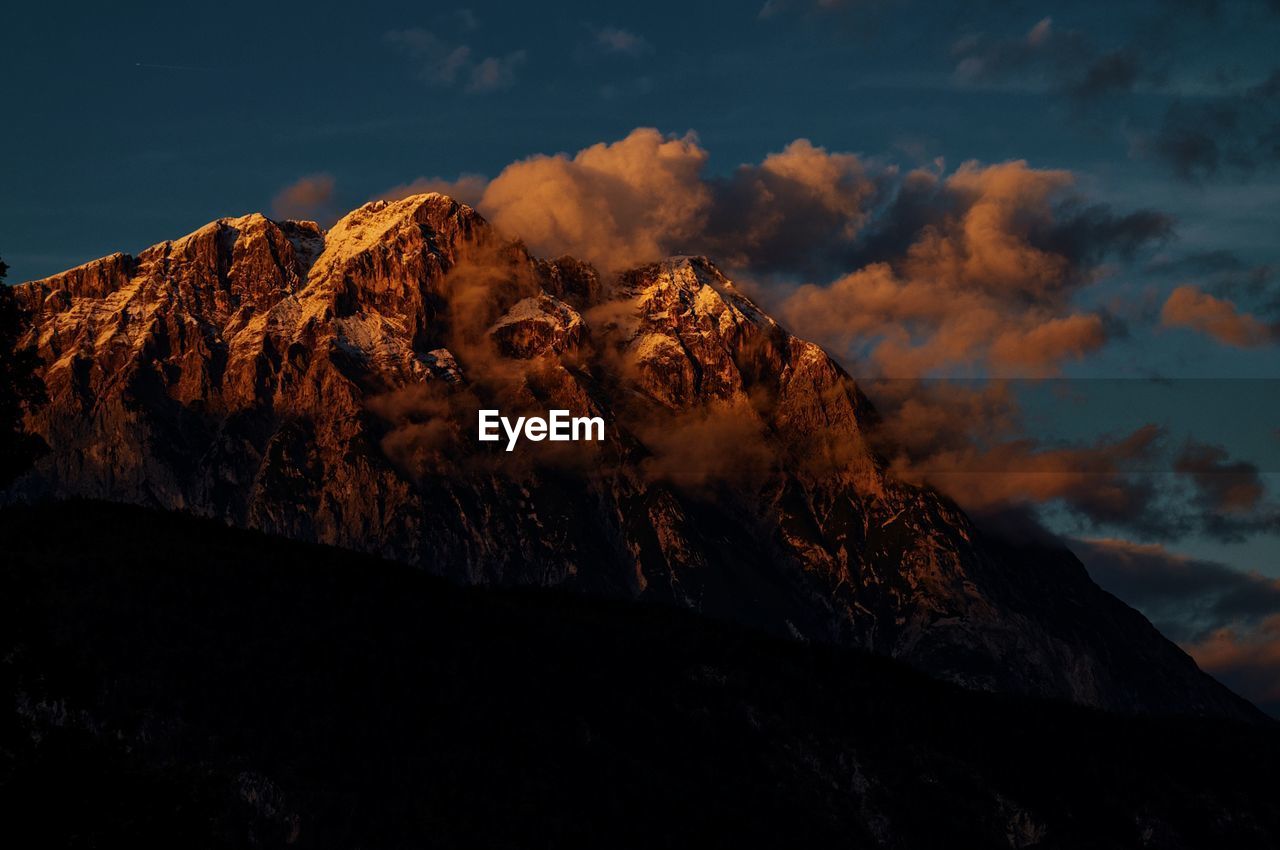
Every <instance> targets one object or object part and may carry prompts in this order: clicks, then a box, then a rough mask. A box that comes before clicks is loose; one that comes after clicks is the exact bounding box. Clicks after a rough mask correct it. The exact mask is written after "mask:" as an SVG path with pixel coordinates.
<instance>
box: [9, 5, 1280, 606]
mask: <svg viewBox="0 0 1280 850" xmlns="http://www.w3.org/2000/svg"><path fill="white" fill-rule="evenodd" d="M1277 7H1280V4H1277V3H1275V2H1268V0H1257V2H1238V3H1226V2H1220V3H1219V2H1213V0H1181V2H1098V3H1070V4H1068V3H1062V2H981V0H979V2H965V3H925V2H922V1H921V0H916V2H912V0H843V2H842V0H769V2H768V3H765V2H764V0H749V2H699V3H690V2H664V0H652V2H648V3H643V4H600V3H595V2H564V3H493V2H479V0H477V2H470V3H467V4H465V5H451V4H428V3H397V2H387V3H379V4H373V5H371V6H368V7H364V8H362V7H360V6H359V5H356V4H350V3H344V4H327V3H309V4H274V3H254V4H244V3H221V4H216V5H209V4H191V5H190V6H188V7H183V6H180V5H175V4H172V3H131V4H101V3H93V4H88V3H84V4H78V3H69V4H51V3H45V4H9V5H8V6H6V8H5V10H4V11H3V12H0V28H2V30H3V32H4V33H5V35H6V38H5V44H4V49H3V51H2V52H0V98H2V102H3V114H4V127H5V129H4V132H3V133H0V256H3V257H4V259H5V260H6V261H7V262H8V263H9V265H10V266H11V272H10V281H11V282H14V281H21V280H25V279H31V278H35V277H40V276H43V275H47V274H50V273H53V272H56V271H60V270H62V269H64V268H67V267H70V266H73V265H76V264H79V263H81V262H84V261H86V260H89V259H92V258H94V257H97V256H101V255H104V254H107V253H110V252H112V251H116V250H124V251H130V252H136V251H138V250H140V249H142V248H144V247H146V246H147V245H150V244H152V243H155V242H158V241H161V240H163V239H166V238H172V237H176V236H178V235H181V234H183V233H186V232H189V231H191V230H193V229H195V228H196V227H198V226H200V225H201V224H203V223H205V222H207V221H210V220H212V219H214V218H217V217H220V216H225V215H235V214H241V213H244V212H249V211H255V210H264V211H270V209H271V207H272V201H273V198H275V197H276V196H277V194H278V193H279V192H280V191H281V190H282V189H284V188H285V187H286V186H289V185H290V184H293V183H294V182H295V181H297V180H299V179H300V178H303V177H305V176H307V175H314V174H325V175H328V176H330V177H331V178H332V181H333V186H334V189H333V197H332V198H330V199H329V203H330V205H331V207H332V209H333V211H334V212H335V213H340V212H342V211H344V210H346V209H348V208H350V207H354V206H356V205H358V204H359V203H361V202H363V201H365V200H367V199H369V198H370V197H373V196H376V195H378V194H379V193H381V192H384V191H386V190H387V189H388V188H390V187H393V186H396V185H400V184H405V183H408V182H410V181H412V180H414V179H415V178H420V177H443V178H448V179H452V178H455V177H457V176H458V175H460V174H464V173H478V174H482V175H486V176H488V177H493V176H495V175H497V174H498V173H499V172H500V171H502V169H503V168H504V167H505V166H506V165H507V164H509V163H511V162H513V161H516V160H519V159H522V158H525V157H528V156H530V155H533V154H537V153H546V154H552V153H556V152H560V151H565V152H569V153H572V152H574V151H577V150H580V149H582V148H584V147H587V146H589V145H592V144H594V143H597V142H608V141H616V140H618V139H621V138H623V137H625V136H627V134H628V133H629V132H630V131H631V130H633V129H634V128H636V127H655V128H657V129H658V130H660V131H662V132H663V133H671V134H684V133H686V132H688V131H693V132H695V133H696V134H697V139H698V144H699V145H700V146H701V147H702V148H703V149H705V150H706V151H708V152H709V153H710V160H709V163H708V165H707V169H706V171H707V175H708V176H709V177H712V178H714V177H715V176H716V175H720V176H727V175H730V174H731V172H733V170H734V169H735V167H736V166H738V165H739V164H740V163H748V162H749V163H758V162H760V161H761V159H762V158H763V157H764V156H766V155H767V154H769V153H771V152H777V151H780V150H782V149H783V147H784V146H785V145H787V143H789V142H791V141H792V140H794V139H797V138H807V139H809V140H811V141H812V142H813V143H814V144H815V145H820V146H823V147H825V148H826V149H827V150H830V151H849V152H855V153H858V154H859V155H860V156H861V157H863V159H864V160H865V161H867V162H872V163H877V164H879V165H888V164H893V165H897V166H899V167H900V168H901V169H902V170H904V171H905V170H909V169H911V168H914V167H918V166H927V167H929V168H932V169H935V170H937V169H941V173H949V172H951V171H953V170H954V169H955V168H956V167H957V166H959V165H960V164H961V163H963V162H965V161H967V160H977V161H979V162H981V163H984V164H990V163H999V162H1003V161H1006V160H1013V159H1024V160H1027V162H1028V163H1029V165H1030V166H1032V167H1034V168H1041V169H1047V168H1053V169H1067V170H1069V171H1071V172H1072V173H1073V174H1074V176H1075V181H1076V187H1077V189H1078V190H1079V192H1080V195H1081V197H1082V198H1083V201H1082V203H1089V204H1108V205H1110V209H1112V210H1114V211H1116V214H1117V215H1123V214H1125V213H1127V212H1131V211H1135V210H1152V211H1155V212H1157V213H1159V214H1160V215H1163V216H1168V217H1169V219H1170V220H1171V222H1172V232H1171V233H1170V234H1168V235H1167V236H1166V237H1165V238H1163V239H1160V240H1155V241H1153V242H1151V243H1150V244H1145V243H1144V245H1143V246H1142V248H1141V250H1139V251H1137V252H1136V253H1135V254H1134V255H1133V256H1128V257H1124V258H1121V259H1117V258H1113V257H1107V258H1105V259H1103V258H1099V259H1098V260H1097V263H1096V268H1094V269H1093V270H1094V271H1095V272H1096V273H1097V274H1098V276H1099V278H1100V282H1099V283H1098V284H1096V285H1094V286H1091V287H1085V288H1083V289H1082V290H1081V291H1080V292H1079V293H1078V295H1077V296H1075V298H1076V304H1075V307H1074V308H1073V309H1076V308H1078V309H1092V310H1097V311H1100V313H1102V314H1105V315H1106V316H1107V317H1108V321H1113V322H1114V324H1115V327H1120V326H1123V327H1122V329H1121V330H1118V331H1115V332H1109V334H1108V342H1107V344H1106V345H1105V346H1103V347H1101V348H1100V349H1098V350H1094V351H1092V352H1091V353H1090V354H1089V356H1087V357H1085V358H1083V359H1081V360H1079V361H1073V362H1070V363H1067V364H1065V365H1064V367H1063V373H1064V374H1065V375H1067V376H1068V377H1073V378H1126V379H1135V378H1137V379H1150V378H1159V379H1161V380H1162V383H1160V384H1159V385H1156V384H1152V385H1150V386H1147V387H1146V388H1144V389H1142V390H1140V391H1132V392H1131V391H1128V390H1125V389H1123V387H1121V388H1120V389H1118V390H1117V389H1116V387H1115V386H1114V385H1112V384H1091V385H1090V386H1092V387H1095V388H1101V389H1095V390H1093V391H1091V392H1090V394H1089V395H1090V401H1089V402H1088V403H1086V404H1083V405H1082V404H1080V403H1078V401H1072V402H1065V401H1063V400H1062V399H1063V396H1061V395H1058V396H1045V395H1044V394H1043V393H1039V394H1038V391H1035V390H1028V391H1027V395H1028V396H1037V394H1038V398H1037V399H1035V400H1034V401H1032V402H1029V404H1030V405H1031V406H1030V407H1029V408H1028V410H1029V413H1030V419H1031V420H1032V421H1033V423H1034V428H1035V434H1036V436H1037V438H1038V439H1040V440H1041V441H1042V442H1047V443H1050V444H1054V443H1055V441H1058V440H1061V441H1063V443H1064V444H1065V442H1067V441H1074V442H1077V443H1078V442H1081V441H1085V442H1088V441H1090V440H1097V439H1099V438H1101V437H1104V436H1106V435H1113V436H1114V435H1116V434H1120V433H1123V432H1125V431H1126V429H1130V428H1132V427H1134V426H1135V423H1141V422H1142V421H1147V422H1152V421H1155V422H1159V423H1161V424H1163V425H1165V426H1166V427H1167V428H1168V429H1169V431H1168V434H1167V436H1166V441H1167V443H1168V444H1169V446H1170V447H1171V450H1175V449H1177V447H1178V446H1181V445H1183V443H1184V442H1185V441H1186V440H1194V441H1199V442H1201V443H1204V444H1212V445H1220V446H1222V447H1224V448H1225V450H1226V451H1227V452H1228V455H1229V458H1228V459H1227V460H1223V461H1221V462H1220V463H1218V466H1217V468H1220V469H1226V470H1228V471H1230V470H1236V472H1240V468H1237V467H1235V466H1233V464H1237V463H1245V464H1249V465H1251V467H1252V470H1251V471H1248V472H1247V473H1241V474H1247V475H1248V476H1256V477H1257V479H1258V480H1260V481H1262V482H1263V483H1264V484H1265V485H1266V488H1267V490H1266V496H1265V498H1264V499H1263V500H1262V501H1261V502H1260V503H1259V506H1258V512H1259V513H1258V516H1255V517H1252V519H1253V520H1254V521H1253V522H1252V523H1251V524H1248V525H1247V527H1246V525H1244V524H1242V525H1241V527H1240V528H1239V529H1236V531H1238V533H1210V532H1209V531H1207V530H1206V529H1205V528H1201V527H1199V526H1197V527H1196V528H1194V529H1191V530H1187V529H1183V530H1181V531H1169V530H1167V529H1165V530H1163V531H1162V530H1159V529H1153V528H1148V529H1147V530H1146V531H1143V532H1141V533H1139V532H1135V530H1134V526H1132V525H1129V526H1126V525H1124V524H1123V523H1121V524H1117V525H1114V526H1111V525H1108V524H1107V523H1106V522H1105V521H1099V520H1098V518H1097V517H1096V516H1095V517H1092V518H1090V519H1088V520H1087V521H1085V520H1081V518H1080V515H1079V514H1078V512H1076V513H1073V511H1072V510H1070V509H1064V508H1062V507H1061V506H1049V507H1048V508H1047V509H1046V511H1045V512H1044V515H1045V517H1046V518H1047V519H1048V520H1049V521H1050V522H1051V523H1053V525H1054V527H1055V528H1057V529H1059V530H1061V531H1064V532H1069V533H1073V534H1083V535H1087V536H1091V537H1110V536H1115V537H1125V538H1126V539H1135V538H1134V535H1135V534H1138V537H1139V538H1140V539H1141V540H1142V541H1143V542H1144V543H1152V544H1160V545H1163V546H1165V547H1166V548H1167V551H1168V552H1170V553H1183V554H1184V555H1186V556H1194V557H1196V558H1200V559H1209V560H1214V561H1223V562H1226V563H1228V564H1229V565H1230V566H1231V567H1232V568H1233V569H1235V570H1237V571H1238V572H1248V571H1257V572H1259V573H1261V574H1265V575H1267V576H1271V577H1273V578H1280V544H1278V542H1277V540H1278V538H1277V533H1276V527H1275V522H1274V517H1275V516H1276V514H1275V513H1274V511H1275V501H1274V500H1275V498H1276V492H1275V491H1276V486H1277V483H1278V482H1277V480H1276V478H1277V476H1276V473H1277V472H1280V462H1277V456H1280V451H1278V450H1280V431H1277V430H1276V429H1277V427H1278V426H1280V411H1278V410H1277V407H1278V400H1280V392H1276V391H1275V389H1276V387H1277V386H1278V385H1277V384H1275V383H1274V380H1275V379H1280V353H1278V350H1277V349H1278V348H1280V347H1278V346H1277V345H1276V344H1275V341H1274V340H1275V338H1276V333H1275V331H1274V327H1275V326H1276V323H1277V322H1280V292H1278V288H1280V285H1278V284H1277V282H1276V280H1275V278H1274V275H1273V273H1272V269H1273V268H1275V267H1276V264H1277V263H1278V262H1280V256H1278V255H1280V248H1278V247H1277V242H1278V240H1277V236H1280V232H1278V231H1280V76H1273V75H1274V74H1276V71H1277V67H1280V59H1277V58H1276V55H1275V53H1276V51H1275V45H1276V44H1277V43H1280V9H1278V8H1277ZM939 159H940V160H941V164H940V165H939V164H937V161H938V160H939ZM845 271H852V269H848V270H845ZM801 279H803V278H802V277H798V278H797V281H798V280H801ZM819 282H823V281H819ZM1183 284H1191V285H1194V286H1195V287H1197V288H1198V289H1200V290H1203V291H1205V292H1211V293H1214V294H1215V297H1217V298H1220V299H1228V300H1230V302H1231V304H1232V309H1234V310H1236V311H1237V312H1239V313H1241V314H1247V315H1248V316H1249V317H1251V320H1252V321H1254V323H1255V324H1254V325H1253V327H1255V328H1257V329H1261V328H1265V327H1271V328H1272V330H1271V331H1270V332H1269V333H1270V334H1271V336H1270V342H1261V343H1260V342H1259V340H1258V339H1256V338H1255V339H1253V341H1251V342H1250V343H1249V344H1248V345H1240V344H1227V343H1224V342H1223V339H1222V337H1223V336H1224V334H1222V333H1218V334H1217V336H1215V334H1214V333H1212V332H1202V333H1197V332H1195V331H1194V330H1191V329H1187V328H1170V327H1165V326H1162V323H1161V322H1160V321H1159V320H1158V317H1159V316H1160V315H1161V314H1160V308H1161V304H1162V303H1164V302H1165V300H1166V298H1167V297H1168V296H1169V294H1170V292H1171V291H1172V290H1173V289H1174V288H1175V287H1176V286H1179V285H1183ZM1215 309H1216V308H1215ZM1206 327H1207V326H1206ZM1202 330H1203V328H1202ZM1258 333H1267V332H1266V331H1264V330H1256V332H1255V337H1256V335H1257V334H1258ZM851 368H852V369H853V370H854V371H855V373H856V372H857V368H856V363H855V364H851ZM1191 378H1199V379H1204V378H1209V379H1221V378H1248V379H1255V380H1253V381H1249V382H1235V383H1221V382H1218V383H1214V382H1209V383H1197V382H1195V381H1187V380H1182V379H1191ZM1257 379H1266V380H1257ZM1169 380H1172V383H1168V382H1167V381H1169ZM1157 386H1160V387H1165V388H1166V389H1165V390H1159V389H1156V388H1155V387H1157ZM1206 388H1208V389H1206ZM1211 465H1212V464H1211ZM1179 474H1185V476H1187V480H1188V481H1193V480H1197V481H1198V480H1200V479H1195V478H1194V473H1193V472H1187V471H1186V470H1184V473H1179ZM1233 474H1234V473H1233ZM1195 492H1200V491H1195ZM1201 495H1203V493H1202V494H1201ZM1196 498H1198V497H1197V496H1196V495H1195V494H1194V493H1192V494H1191V495H1187V496H1186V499H1188V500H1191V501H1192V502H1194V500H1195V499H1196ZM1267 511H1272V513H1270V514H1268V513H1267ZM1268 517H1269V518H1270V519H1268ZM1082 522H1084V523H1085V524H1084V525H1082V524H1081V523H1082ZM1219 532H1221V529H1219ZM1144 534H1145V535H1146V536H1145V537H1143V536H1142V535H1144ZM1224 622H1226V621H1224ZM1232 622H1234V621H1232ZM1246 625H1247V624H1246ZM1242 627H1243V626H1242Z"/></svg>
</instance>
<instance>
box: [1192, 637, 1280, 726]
mask: <svg viewBox="0 0 1280 850" xmlns="http://www.w3.org/2000/svg"><path fill="white" fill-rule="evenodd" d="M1185 648H1186V650H1187V652H1188V653H1189V654H1190V655H1191V657H1192V658H1194V659H1195V660H1196V663H1197V664H1199V665H1200V666H1201V667H1203V668H1204V669H1205V670H1208V671H1209V672H1210V673H1212V674H1213V675H1214V676H1217V677H1218V678H1219V679H1221V680H1222V681H1223V682H1225V683H1226V684H1227V685H1229V686H1230V687H1232V688H1235V689H1237V690H1239V691H1240V692H1241V693H1244V694H1248V695H1249V696H1250V697H1251V698H1252V699H1254V700H1255V701H1257V702H1258V703H1259V704H1260V705H1262V707H1264V708H1269V709H1270V710H1271V711H1272V712H1276V711H1277V710H1280V614H1273V615H1272V616H1270V617H1268V618H1267V619H1265V620H1263V621H1262V622H1261V623H1259V624H1258V625H1257V626H1255V627H1253V628H1251V629H1244V628H1235V627H1226V628H1221V629H1218V630H1216V631H1215V632H1213V633H1212V634H1211V635H1209V636H1208V637H1207V638H1205V639H1204V640H1202V641H1200V642H1199V643H1194V644H1191V645H1189V646H1187V647H1185Z"/></svg>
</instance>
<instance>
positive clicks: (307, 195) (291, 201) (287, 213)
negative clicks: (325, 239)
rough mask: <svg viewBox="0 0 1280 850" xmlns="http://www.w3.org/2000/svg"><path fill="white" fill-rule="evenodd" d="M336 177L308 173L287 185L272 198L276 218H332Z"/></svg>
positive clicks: (272, 207) (272, 208)
mask: <svg viewBox="0 0 1280 850" xmlns="http://www.w3.org/2000/svg"><path fill="white" fill-rule="evenodd" d="M333 191H334V179H333V175H332V174H323V173H321V174H308V175H307V176H305V177H300V178H298V179H297V180H296V181H294V182H293V183H290V184H289V185H288V186H285V187H284V188H283V189H281V190H280V191H279V192H277V193H276V196H275V197H274V198H272V199H271V212H272V214H273V215H275V216H276V218H294V219H308V220H325V219H329V218H332V217H333V215H334V212H333Z"/></svg>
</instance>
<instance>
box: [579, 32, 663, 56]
mask: <svg viewBox="0 0 1280 850" xmlns="http://www.w3.org/2000/svg"><path fill="white" fill-rule="evenodd" d="M593 33H594V35H595V45H596V47H598V48H599V49H601V50H603V51H604V52H606V53H621V54H624V55H627V56H640V55H642V54H644V53H648V52H649V51H650V50H652V49H653V47H652V45H650V44H649V42H648V41H647V40H646V39H645V38H644V36H641V35H636V34H635V33H633V32H628V31H627V30H624V29H618V28H617V27H600V28H599V29H595V30H593Z"/></svg>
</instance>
